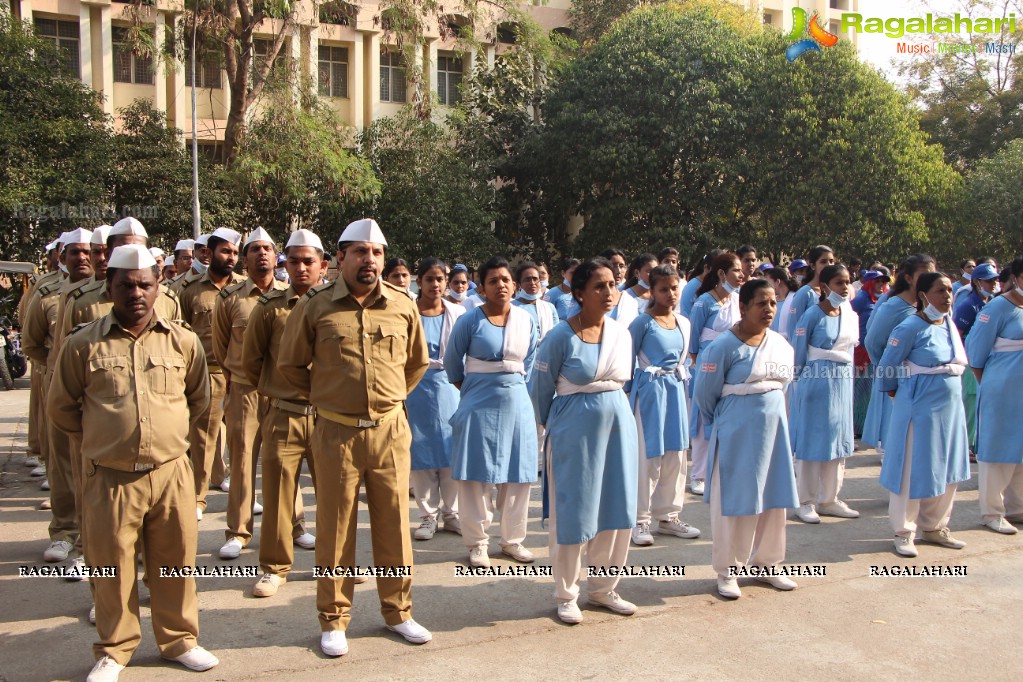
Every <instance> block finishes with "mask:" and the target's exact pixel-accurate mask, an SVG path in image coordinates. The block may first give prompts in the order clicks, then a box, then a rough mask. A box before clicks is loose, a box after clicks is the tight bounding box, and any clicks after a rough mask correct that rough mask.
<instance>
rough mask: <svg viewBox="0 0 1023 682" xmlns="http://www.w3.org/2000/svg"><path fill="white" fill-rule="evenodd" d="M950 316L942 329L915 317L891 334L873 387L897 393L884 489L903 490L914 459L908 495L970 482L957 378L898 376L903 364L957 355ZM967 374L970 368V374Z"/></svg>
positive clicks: (933, 361)
mask: <svg viewBox="0 0 1023 682" xmlns="http://www.w3.org/2000/svg"><path fill="white" fill-rule="evenodd" d="M957 333H958V332H956V331H955V329H954V327H953V326H952V323H951V322H950V321H949V319H948V317H946V318H945V320H944V322H943V323H942V324H940V325H934V324H931V323H929V322H927V321H925V320H923V319H921V318H920V316H919V315H913V316H911V317H909V318H908V319H906V320H904V321H903V322H902V323H901V324H899V326H898V327H896V328H895V331H893V332H892V336H891V340H890V341H889V342H888V347H887V348H885V351H884V354H883V355H882V356H881V362H880V363H879V364H878V369H877V377H876V379H875V381H874V387H875V389H876V390H878V391H892V390H896V389H897V391H898V392H897V393H896V394H895V401H894V405H893V407H892V419H891V423H890V424H889V425H888V432H887V433H886V434H885V438H884V443H885V456H884V461H883V462H882V463H881V485H882V486H884V487H885V489H887V490H890V491H891V492H893V493H895V494H900V493H901V492H902V490H901V488H902V468H903V464H904V462H905V458H906V457H911V458H912V459H911V464H910V479H909V497H910V499H914V500H917V499H923V498H927V497H936V496H938V495H941V494H943V493H944V492H945V488H946V487H947V486H948V485H949V484H950V483H959V482H960V481H965V480H967V479H969V478H970V461H969V446H968V443H967V435H966V414H965V412H964V411H963V400H962V384H961V382H960V379H959V377H958V376H956V375H953V374H916V375H913V376H911V377H908V378H907V377H903V378H898V376H899V372H900V370H902V369H903V368H902V363H903V362H904V361H907V360H908V361H909V362H913V363H915V364H917V365H920V366H921V367H936V366H938V365H941V364H945V363H948V362H950V361H951V360H952V358H953V355H954V350H953V345H952V340H951V334H957ZM967 371H968V370H967ZM911 425H912V427H913V452H911V453H907V452H906V436H907V435H908V433H909V427H910V426H911Z"/></svg>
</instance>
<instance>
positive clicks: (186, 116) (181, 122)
mask: <svg viewBox="0 0 1023 682" xmlns="http://www.w3.org/2000/svg"><path fill="white" fill-rule="evenodd" d="M166 21H167V23H168V25H169V26H170V29H171V30H172V31H174V32H175V34H177V30H178V24H179V23H181V21H182V15H180V14H170V13H169V14H168V15H167V19H166ZM165 88H166V90H168V91H169V93H170V95H169V97H170V101H169V102H168V107H167V109H168V111H167V113H168V115H170V117H171V120H172V122H173V124H174V127H175V128H177V129H179V130H180V131H181V133H182V135H181V138H182V140H186V139H187V140H190V139H191V138H192V134H191V130H192V119H191V114H190V111H191V106H192V105H191V101H192V100H191V92H190V90H189V88H188V87H187V86H186V85H185V63H184V62H183V61H178V60H177V59H175V60H174V67H173V71H171V70H169V69H168V74H167V83H166V86H165Z"/></svg>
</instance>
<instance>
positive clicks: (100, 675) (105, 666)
mask: <svg viewBox="0 0 1023 682" xmlns="http://www.w3.org/2000/svg"><path fill="white" fill-rule="evenodd" d="M122 670H124V666H123V665H121V664H120V663H118V662H117V661H115V660H114V659H112V658H110V657H109V656H104V657H103V658H101V659H99V660H98V661H96V665H94V666H92V670H91V671H89V676H88V677H86V678H85V682H117V677H118V675H120V674H121V671H122Z"/></svg>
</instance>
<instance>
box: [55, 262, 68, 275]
mask: <svg viewBox="0 0 1023 682" xmlns="http://www.w3.org/2000/svg"><path fill="white" fill-rule="evenodd" d="M57 267H58V268H60V271H61V272H63V273H64V274H65V275H70V274H71V273H70V272H68V269H67V266H66V265H64V264H63V263H57Z"/></svg>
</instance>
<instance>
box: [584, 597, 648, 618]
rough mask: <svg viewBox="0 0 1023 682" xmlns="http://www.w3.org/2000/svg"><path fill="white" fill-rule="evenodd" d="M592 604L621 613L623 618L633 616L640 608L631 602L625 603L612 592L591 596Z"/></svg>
mask: <svg viewBox="0 0 1023 682" xmlns="http://www.w3.org/2000/svg"><path fill="white" fill-rule="evenodd" d="M590 604H592V605H594V606H603V607H604V608H605V609H610V610H612V611H614V612H615V613H620V614H622V615H623V616H631V615H632V614H634V613H636V611H637V609H638V607H637V606H636V605H635V604H633V603H632V602H631V601H625V600H624V599H622V598H621V597H620V596H618V593H617V592H614V591H611V592H606V593H604V594H591V595H590Z"/></svg>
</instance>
